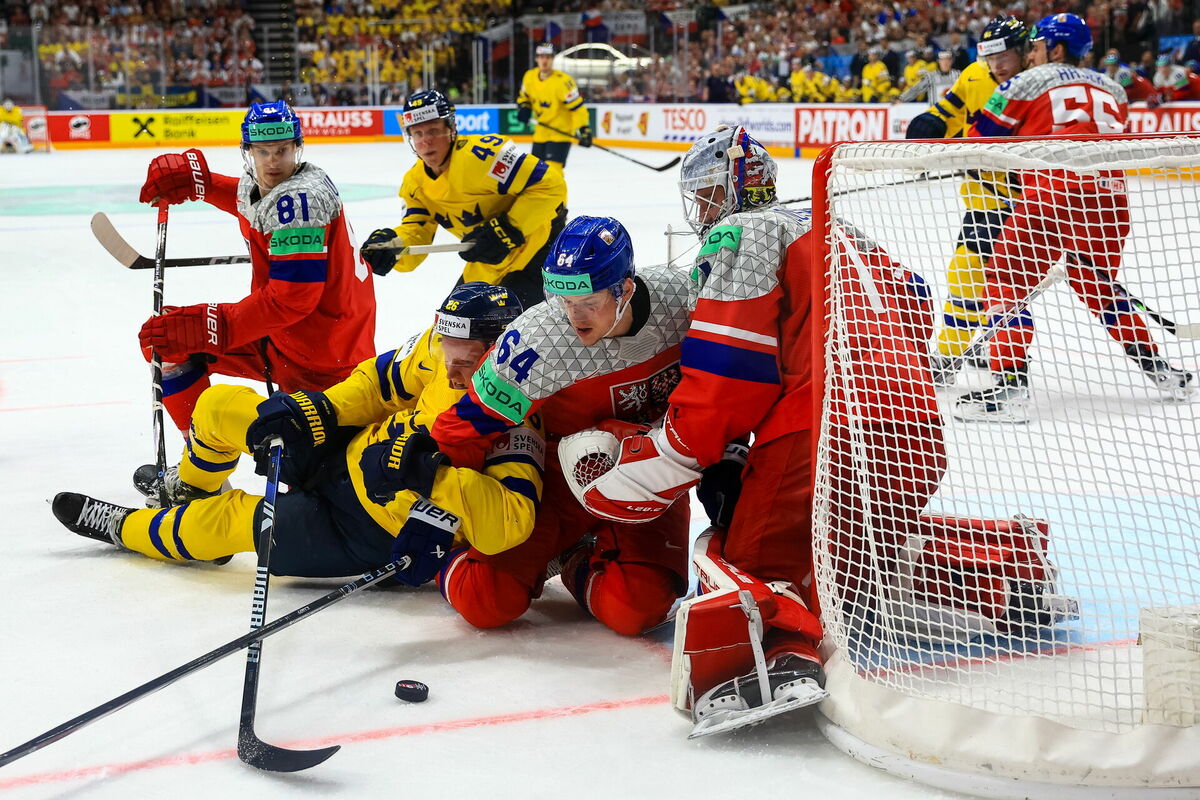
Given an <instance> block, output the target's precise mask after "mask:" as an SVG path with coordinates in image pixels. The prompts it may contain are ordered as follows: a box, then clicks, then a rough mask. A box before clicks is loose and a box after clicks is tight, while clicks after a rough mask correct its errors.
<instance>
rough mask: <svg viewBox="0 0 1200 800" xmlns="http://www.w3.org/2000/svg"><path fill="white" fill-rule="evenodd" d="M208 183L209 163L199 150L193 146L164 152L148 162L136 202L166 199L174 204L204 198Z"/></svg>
mask: <svg viewBox="0 0 1200 800" xmlns="http://www.w3.org/2000/svg"><path fill="white" fill-rule="evenodd" d="M210 186H212V176H211V175H209V173H208V162H207V161H205V160H204V154H203V153H201V152H200V151H199V150H197V149H196V148H194V147H193V148H192V149H191V150H185V151H183V153H164V154H163V155H161V156H156V157H155V158H154V160H152V161H151V162H150V168H149V169H147V170H146V182H145V183H144V184H142V192H141V194H139V195H138V202H141V203H153V202H155V200H165V201H166V202H168V203H171V204H174V203H182V202H183V201H184V200H203V199H204V196H205V194H207V193H208V189H209V187H210Z"/></svg>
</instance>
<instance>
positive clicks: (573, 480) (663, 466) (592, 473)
mask: <svg viewBox="0 0 1200 800" xmlns="http://www.w3.org/2000/svg"><path fill="white" fill-rule="evenodd" d="M558 460H559V463H560V464H561V465H562V469H563V475H564V476H565V477H566V480H567V485H568V486H569V487H570V488H571V493H572V494H574V495H575V498H576V499H577V500H579V502H580V503H581V504H582V505H583V507H584V508H586V509H587V510H588V511H589V512H591V513H592V514H593V515H594V516H597V517H600V518H601V519H607V520H612V521H614V522H627V523H640V522H649V521H651V520H653V519H656V518H657V517H659V516H661V515H662V514H663V512H665V511H666V510H667V509H668V508H670V507H671V504H672V503H674V502H675V500H677V499H678V498H679V497H680V496H681V495H683V494H686V493H687V490H688V489H690V488H692V486H694V485H696V483H697V482H698V481H699V480H700V472H699V469H698V468H699V463H698V462H697V461H696V459H694V458H692V457H690V456H687V455H685V454H683V453H680V452H679V451H678V450H676V449H675V448H674V447H672V445H671V443H670V442H669V441H668V437H667V433H666V430H665V428H655V429H654V430H652V431H650V432H649V433H648V434H644V435H643V434H639V435H636V436H630V437H628V438H626V439H624V440H620V441H618V440H617V437H615V436H613V435H612V434H611V433H608V432H607V431H602V430H595V429H590V430H586V431H581V432H579V433H576V434H572V435H571V436H567V437H565V438H564V439H563V440H562V441H561V442H559V445H558Z"/></svg>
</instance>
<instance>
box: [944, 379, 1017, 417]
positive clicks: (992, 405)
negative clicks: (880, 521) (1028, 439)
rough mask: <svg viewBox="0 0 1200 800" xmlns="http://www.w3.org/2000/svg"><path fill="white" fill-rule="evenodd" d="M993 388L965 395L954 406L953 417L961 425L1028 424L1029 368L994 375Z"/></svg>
mask: <svg viewBox="0 0 1200 800" xmlns="http://www.w3.org/2000/svg"><path fill="white" fill-rule="evenodd" d="M994 377H995V381H996V387H995V388H994V389H984V390H983V391H979V392H968V393H967V394H964V395H962V396H961V397H959V398H958V400H957V401H956V402H955V404H954V417H955V419H961V420H963V421H964V422H979V421H989V422H1012V423H1021V422H1029V414H1028V407H1029V368H1028V367H1018V368H1016V369H1011V370H1004V371H1003V372H998V373H995V375H994Z"/></svg>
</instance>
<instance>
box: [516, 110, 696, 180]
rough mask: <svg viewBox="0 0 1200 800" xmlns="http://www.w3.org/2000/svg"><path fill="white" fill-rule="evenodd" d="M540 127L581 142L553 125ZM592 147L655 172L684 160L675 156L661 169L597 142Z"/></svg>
mask: <svg viewBox="0 0 1200 800" xmlns="http://www.w3.org/2000/svg"><path fill="white" fill-rule="evenodd" d="M538 125H541V126H542V127H543V128H545V129H546V130H548V131H554V132H555V133H557V134H558V135H559V136H570V137H571V138H572V139H574V140H575V141H579V137H578V136H576V135H575V134H573V133H567V132H566V131H560V130H559V129H558V128H556V127H554V126H553V125H547V124H546V123H544V122H539V123H538ZM592 147H595V148H596V149H598V150H603V151H604V152H606V153H612V154H613V155H614V156H616V157H617V158H623V159H625V160H626V161H632V162H633V163H634V164H637V165H638V166H639V167H645V168H646V169H652V170H654V171H655V172H666V171H667V170H669V169H670V168H671V167H673V166H675V165H676V164H678V163H679V162H680V161H681V160H682V159H683V157H682V156H675V157H674V158H672V159H671V160H670V161H668V162H667V163H665V164H663V165H662V166H661V167H656V166H654V165H653V164H647V163H646V162H645V161H638V160H637V159H636V158H633V157H632V156H627V155H625V154H624V153H621V152H618V151H616V150H613V149H612V148H611V147H605V146H604V145H602V144H597V143H596V142H592Z"/></svg>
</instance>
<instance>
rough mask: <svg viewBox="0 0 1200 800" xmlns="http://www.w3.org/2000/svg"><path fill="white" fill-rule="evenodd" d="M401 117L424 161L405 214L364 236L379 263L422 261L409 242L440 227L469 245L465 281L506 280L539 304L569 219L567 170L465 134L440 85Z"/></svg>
mask: <svg viewBox="0 0 1200 800" xmlns="http://www.w3.org/2000/svg"><path fill="white" fill-rule="evenodd" d="M401 124H402V126H403V128H404V135H405V136H406V137H407V138H408V141H409V144H410V145H411V146H412V148H413V152H415V153H416V154H417V157H418V158H417V163H416V164H414V165H413V166H412V168H411V169H409V171H408V172H407V173H405V175H404V179H403V181H402V182H401V185H400V196H401V198H402V199H403V200H404V202H405V205H406V206H407V208H406V210H405V212H404V218H403V220H402V221H401V222H400V224H399V225H397V226H396V227H394V228H380V229H379V230H377V231H375V232H373V233H372V234H371V235H370V236H369V237H368V238H367V240H366V242H364V243H363V248H362V254H363V258H364V259H365V260H366V261H367V263H368V264H370V265H371V269H372V270H373V271H374V272H375V274H376V275H386V274H387V273H388V272H390V271H392V270H393V269H395V270H397V271H399V272H409V271H411V270H414V269H416V268H417V267H418V266H420V264H421V262H422V261H424V260H425V256H424V255H409V254H406V253H405V251H404V249H403V248H404V247H408V246H411V245H421V244H429V243H430V242H432V241H433V235H434V233H435V232H436V231H437V229H438V228H439V227H440V228H445V229H446V230H447V231H449V232H450V234H451V235H452V236H455V237H457V238H459V239H462V241H463V242H464V243H467V244H470V245H471V247H470V249H468V250H466V251H464V252H462V253H460V254H459V256H460V257H461V258H462V259H463V261H466V262H467V264H466V266H465V267H464V268H463V272H462V280H464V281H483V282H484V283H491V284H496V285H500V286H507V287H508V288H509V289H512V290H513V291H514V292H516V294H517V296H518V297H519V298H520V300H521V302H522V303H523V304H524V305H525V306H527V307H528V306H531V305H533V304H535V303H539V302H541V301H542V300H543V294H542V272H541V269H542V261H543V260H545V257H546V252H547V251H548V250H549V248H550V245H551V243H552V242H553V241H554V238H555V237H556V236H557V235H558V232H559V231H560V230H561V229H562V226H563V224H564V222H565V221H566V214H567V209H566V203H567V185H566V182H565V181H564V180H563V175H562V170H559V169H552V168H550V167H549V166H548V164H547V162H545V161H542V160H541V159H539V158H537V157H536V156H533V155H529V154H527V153H522V152H521V151H520V150H519V149H518V148H517V145H516V143H515V142H512V141H510V140H509V139H506V138H504V137H503V136H497V135H495V134H487V135H484V136H460V135H458V132H457V129H456V127H455V122H454V106H453V105H451V103H450V101H449V100H447V99H446V96H445V95H443V94H442V93H441V92H439V91H437V90H436V89H431V90H429V91H425V92H416V93H414V94H412V95H411V96H409V98H408V100H407V101H406V102H405V104H404V110H403V112H402V116H401Z"/></svg>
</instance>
